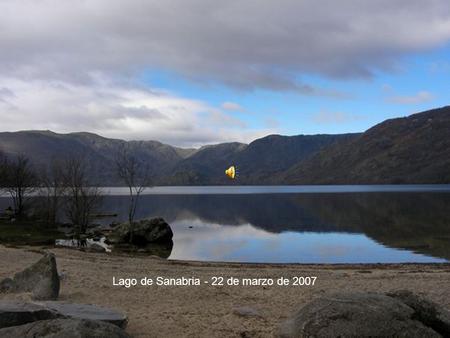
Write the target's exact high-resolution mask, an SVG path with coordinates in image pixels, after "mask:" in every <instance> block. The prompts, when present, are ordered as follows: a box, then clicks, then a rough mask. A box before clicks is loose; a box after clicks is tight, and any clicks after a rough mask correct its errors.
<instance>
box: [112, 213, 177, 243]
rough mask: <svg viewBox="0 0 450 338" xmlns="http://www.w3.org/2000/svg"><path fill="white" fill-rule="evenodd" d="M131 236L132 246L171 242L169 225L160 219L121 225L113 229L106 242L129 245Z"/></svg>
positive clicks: (171, 233)
mask: <svg viewBox="0 0 450 338" xmlns="http://www.w3.org/2000/svg"><path fill="white" fill-rule="evenodd" d="M131 233H133V236H132V239H133V240H132V243H131V244H134V245H146V244H150V243H168V242H171V241H172V237H173V232H172V229H171V228H170V226H169V224H167V223H166V222H165V221H164V219H162V218H153V219H150V220H148V219H144V220H140V221H137V222H134V223H133V224H132V225H130V224H129V223H122V224H120V225H118V226H117V227H115V228H114V230H113V231H112V233H111V234H110V235H109V236H108V242H109V243H113V244H120V243H129V242H130V238H131Z"/></svg>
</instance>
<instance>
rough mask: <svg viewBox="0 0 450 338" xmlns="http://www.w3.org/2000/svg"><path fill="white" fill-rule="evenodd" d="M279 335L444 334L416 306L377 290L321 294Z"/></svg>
mask: <svg viewBox="0 0 450 338" xmlns="http://www.w3.org/2000/svg"><path fill="white" fill-rule="evenodd" d="M279 336H280V337H337V336H339V337H367V336H371V337H380V336H381V337H441V335H440V334H439V333H438V332H436V331H435V330H433V329H432V328H430V327H428V326H427V325H425V324H424V323H422V322H420V321H419V320H416V318H415V311H414V309H413V308H411V307H409V306H408V305H406V304H404V303H403V302H402V301H400V300H398V299H395V298H392V297H389V296H387V295H382V294H376V293H340V294H335V295H332V296H328V297H320V298H317V299H315V300H313V301H312V302H310V303H309V304H307V305H305V306H304V307H302V308H301V309H300V310H299V311H297V313H295V315H294V316H293V317H292V318H291V319H289V320H288V321H286V322H285V323H283V324H282V325H281V327H280V329H279Z"/></svg>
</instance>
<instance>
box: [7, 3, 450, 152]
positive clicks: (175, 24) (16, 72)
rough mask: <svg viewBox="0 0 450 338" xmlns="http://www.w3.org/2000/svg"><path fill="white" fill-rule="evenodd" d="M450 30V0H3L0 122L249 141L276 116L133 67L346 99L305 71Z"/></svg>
mask: <svg viewBox="0 0 450 338" xmlns="http://www.w3.org/2000/svg"><path fill="white" fill-rule="evenodd" d="M449 40H450V7H449V6H448V1H447V0H430V1H427V2H426V4H425V3H424V1H422V0H376V1H360V0H341V1H339V3H337V2H336V1H335V0H322V1H316V0H303V1H297V0H280V1H270V0H248V1H239V0H229V1H222V2H217V1H210V0H189V1H188V0H167V1H160V0H148V1H144V0H127V1H120V0H89V1H61V0H40V1H35V0H21V1H13V0H4V1H0V50H1V53H0V118H1V120H2V129H3V130H17V129H31V128H33V129H53V130H55V131H61V132H65V131H77V130H89V131H93V132H98V133H101V134H104V135H106V136H111V137H123V138H127V139H130V138H138V139H152V138H153V139H160V140H162V141H164V142H168V143H172V144H177V145H200V144H204V143H210V142H221V141H224V140H227V141H229V140H236V141H249V140H252V139H254V138H256V137H259V136H262V135H264V134H268V133H277V132H278V130H277V127H276V123H268V126H267V128H265V129H252V128H250V127H249V126H248V125H246V124H245V123H243V121H241V120H239V119H237V118H235V117H233V116H230V115H228V114H227V113H226V112H225V111H224V110H226V107H222V108H218V107H211V106H210V105H208V104H207V103H205V102H202V101H198V100H192V99H186V98H183V97H179V96H177V95H174V94H173V93H169V92H164V91H162V90H158V89H155V88H152V89H149V88H145V87H144V86H145V85H144V84H142V83H140V82H139V80H138V79H139V76H140V75H142V73H143V72H144V71H145V70H147V69H158V70H161V69H162V70H167V71H170V72H172V73H175V74H177V75H180V76H183V77H185V78H187V79H190V80H193V81H198V82H202V83H205V84H216V83H218V84H224V85H227V86H230V87H233V88H235V89H237V90H243V91H245V90H255V89H269V90H275V91H282V92H283V91H288V92H295V93H299V94H302V95H319V96H330V97H334V98H345V97H348V95H347V94H346V93H341V92H340V91H339V90H337V89H334V88H317V87H315V86H313V85H311V84H309V83H308V82H307V81H306V80H305V79H306V77H307V76H309V75H313V76H319V77H331V78H370V77H371V76H372V74H373V73H374V72H375V71H380V70H381V71H389V72H390V71H396V70H397V68H398V64H397V62H398V61H399V60H400V59H401V57H402V56H404V55H407V54H408V53H411V52H417V51H424V50H428V49H431V48H434V47H437V46H441V45H443V44H445V43H448V42H449ZM423 98H424V95H422V96H421V99H423ZM397 101H398V100H397ZM403 101H405V102H406V101H408V99H406V100H405V98H403ZM409 101H411V99H409ZM413 101H414V100H413ZM224 108H225V109H224ZM321 119H322V120H324V119H325V118H324V117H323V116H322V118H321ZM328 119H329V118H328ZM332 119H333V118H332ZM339 119H341V118H340V117H339V116H336V115H335V116H334V121H335V122H336V121H337V120H339Z"/></svg>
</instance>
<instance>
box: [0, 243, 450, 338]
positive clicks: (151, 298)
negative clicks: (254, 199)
mask: <svg viewBox="0 0 450 338" xmlns="http://www.w3.org/2000/svg"><path fill="white" fill-rule="evenodd" d="M44 250H47V251H51V252H53V253H54V254H55V255H56V260H57V265H58V271H59V274H60V275H61V276H62V279H61V293H60V299H59V300H61V301H67V302H73V303H87V304H95V305H99V306H106V307H110V308H113V309H117V310H119V311H122V312H124V313H125V314H126V315H127V316H128V317H129V324H128V328H127V332H128V333H130V334H131V335H132V336H133V337H161V336H183V337H223V336H227V337H230V336H231V337H239V336H246V337H273V335H274V333H275V332H276V330H277V328H278V325H279V324H281V323H282V322H283V321H284V320H286V319H287V318H288V317H289V316H290V315H291V314H292V313H293V312H295V310H296V309H298V308H299V307H300V306H303V305H305V304H306V303H307V302H309V301H311V300H312V299H314V298H316V297H318V296H323V295H326V294H332V293H335V292H340V291H372V292H390V291H395V290H402V289H407V290H411V291H413V292H415V293H417V294H420V295H424V296H426V297H427V298H429V299H430V300H432V301H435V302H436V303H439V304H441V305H443V306H446V307H447V308H449V307H450V263H398V264H297V263H288V264H279V263H268V264H266V263H234V262H231V263H228V262H199V261H180V260H165V259H161V258H155V257H148V256H147V257H146V256H130V255H124V254H120V255H116V254H104V253H89V252H82V251H78V250H73V249H66V248H50V249H49V248H43V247H24V248H8V247H5V246H3V245H0V255H1V257H2V258H3V261H4V262H8V264H2V265H1V266H0V278H5V277H10V276H12V275H13V274H14V273H16V272H18V271H21V270H23V269H24V268H25V267H27V266H29V265H31V264H32V263H34V262H35V261H37V260H38V259H39V258H40V257H41V253H42V252H43V251H44ZM157 276H162V277H167V278H180V277H182V276H184V277H196V278H199V279H200V280H202V281H204V280H210V279H211V278H212V277H214V276H223V277H225V278H230V277H233V278H236V279H243V278H252V279H257V278H273V279H277V278H282V277H283V278H292V277H295V276H316V277H317V281H316V283H315V285H314V286H292V285H290V286H277V285H274V286H229V285H224V286H213V285H205V284H201V285H199V286H156V285H153V286H142V285H137V286H135V287H130V288H125V287H123V286H113V285H112V278H113V277H115V278H116V279H117V278H143V277H148V278H153V277H155V278H156V277H157ZM18 298H19V299H22V300H29V295H27V294H19V295H17V294H0V300H1V299H18ZM241 308H245V309H251V311H250V314H249V313H245V311H244V312H243V313H241V312H242V311H241V310H239V309H241Z"/></svg>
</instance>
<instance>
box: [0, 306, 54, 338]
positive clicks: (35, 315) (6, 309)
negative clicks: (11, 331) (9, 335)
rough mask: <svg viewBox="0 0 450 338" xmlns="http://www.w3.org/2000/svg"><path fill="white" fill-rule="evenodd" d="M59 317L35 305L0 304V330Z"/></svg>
mask: <svg viewBox="0 0 450 338" xmlns="http://www.w3.org/2000/svg"><path fill="white" fill-rule="evenodd" d="M60 317H61V315H60V314H59V313H57V312H55V311H53V310H51V309H48V308H46V307H43V306H40V305H37V304H32V303H23V302H16V301H2V302H0V328H4V327H8V326H16V325H22V324H27V323H31V322H34V321H37V320H45V319H55V318H60ZM0 336H1V337H3V336H2V335H0ZM5 337H6V336H5Z"/></svg>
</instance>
